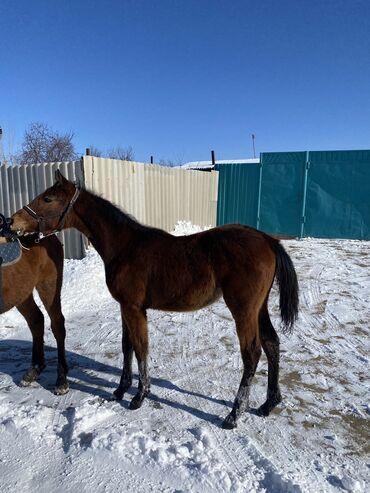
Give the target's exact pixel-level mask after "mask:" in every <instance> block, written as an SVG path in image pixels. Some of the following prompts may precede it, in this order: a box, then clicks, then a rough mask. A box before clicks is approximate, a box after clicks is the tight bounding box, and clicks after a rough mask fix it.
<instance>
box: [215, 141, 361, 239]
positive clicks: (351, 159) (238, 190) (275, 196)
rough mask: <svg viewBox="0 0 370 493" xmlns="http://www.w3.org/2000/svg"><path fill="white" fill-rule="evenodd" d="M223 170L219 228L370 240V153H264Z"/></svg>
mask: <svg viewBox="0 0 370 493" xmlns="http://www.w3.org/2000/svg"><path fill="white" fill-rule="evenodd" d="M216 169H218V171H219V173H220V174H219V194H218V210H217V224H226V223H232V222H237V223H242V224H249V225H251V226H254V227H257V228H259V229H261V230H263V231H266V232H268V233H272V234H278V235H287V236H295V237H303V236H313V237H318V238H349V239H361V240H370V150H365V151H314V152H312V151H310V152H279V153H262V154H261V158H260V163H256V164H224V165H218V166H217V167H216Z"/></svg>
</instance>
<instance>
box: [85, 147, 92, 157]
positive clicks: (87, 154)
mask: <svg viewBox="0 0 370 493" xmlns="http://www.w3.org/2000/svg"><path fill="white" fill-rule="evenodd" d="M86 156H91V152H90V147H86Z"/></svg>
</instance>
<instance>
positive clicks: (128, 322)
mask: <svg viewBox="0 0 370 493" xmlns="http://www.w3.org/2000/svg"><path fill="white" fill-rule="evenodd" d="M121 310H122V314H123V319H124V321H125V324H124V327H125V328H127V344H128V345H127V346H126V348H125V345H124V341H123V350H124V357H125V361H124V367H123V372H122V377H121V383H122V382H123V383H124V385H123V386H122V385H121V383H120V385H119V387H118V389H117V390H116V392H115V395H116V397H118V398H122V396H123V393H122V390H124V387H125V385H126V383H125V382H126V379H127V377H128V381H127V383H128V382H130V378H131V377H130V371H131V370H130V366H131V362H130V359H127V358H130V353H131V354H132V352H131V349H130V348H131V347H132V348H133V351H134V352H135V356H136V360H137V366H138V370H139V388H138V392H137V393H136V395H135V396H134V397H133V399H132V400H131V402H130V406H129V407H130V409H138V408H139V407H140V406H141V404H142V403H143V400H144V398H145V397H146V396H147V395H148V394H149V391H150V378H149V373H148V366H147V358H148V325H147V319H146V313H145V310H143V309H140V308H139V307H137V306H132V305H129V306H126V305H125V306H121Z"/></svg>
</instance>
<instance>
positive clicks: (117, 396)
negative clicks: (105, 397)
mask: <svg viewBox="0 0 370 493" xmlns="http://www.w3.org/2000/svg"><path fill="white" fill-rule="evenodd" d="M124 393H125V392H124V391H123V389H121V388H120V387H118V389H116V390H115V391H114V392H113V395H114V398H115V399H116V400H117V401H121V400H122V399H123V394H124Z"/></svg>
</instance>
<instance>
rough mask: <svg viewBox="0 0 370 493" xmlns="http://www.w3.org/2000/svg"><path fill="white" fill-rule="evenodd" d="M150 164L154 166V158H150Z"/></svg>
mask: <svg viewBox="0 0 370 493" xmlns="http://www.w3.org/2000/svg"><path fill="white" fill-rule="evenodd" d="M150 164H153V156H150Z"/></svg>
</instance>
